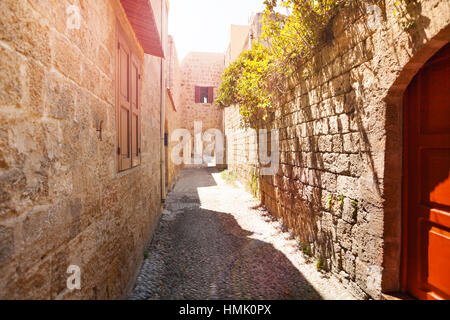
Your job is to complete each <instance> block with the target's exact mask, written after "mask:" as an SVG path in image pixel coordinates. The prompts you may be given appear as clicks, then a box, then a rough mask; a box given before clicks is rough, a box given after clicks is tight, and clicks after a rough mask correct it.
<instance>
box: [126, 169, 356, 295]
mask: <svg viewBox="0 0 450 320" xmlns="http://www.w3.org/2000/svg"><path fill="white" fill-rule="evenodd" d="M145 256H146V259H145V260H144V263H143V266H142V269H141V271H140V275H139V276H138V278H137V281H136V286H135V289H134V292H133V294H132V296H131V297H130V299H164V300H166V299H306V300H311V299H314V300H316V299H355V298H356V297H354V296H353V295H352V294H351V293H349V292H348V291H347V290H346V289H344V287H343V286H342V284H340V283H339V282H338V280H337V279H336V278H334V277H333V276H332V275H329V274H327V275H325V274H322V273H321V272H319V271H317V270H316V265H315V261H309V262H307V261H306V260H305V257H304V256H303V254H302V253H301V250H300V249H299V248H298V246H297V244H296V241H295V240H294V239H292V238H291V237H290V235H289V233H288V232H283V231H282V227H281V225H280V224H279V223H278V222H274V221H273V220H272V219H271V218H270V216H269V214H268V213H267V212H266V211H264V210H263V209H261V208H260V207H259V206H258V201H256V200H255V199H254V198H253V197H252V196H251V195H250V194H249V193H247V192H245V191H244V190H242V187H238V186H237V185H235V186H233V185H230V184H227V183H226V182H225V181H224V180H223V179H222V177H221V174H220V173H219V172H218V170H217V169H215V168H200V169H184V170H182V171H181V173H180V176H179V179H178V180H177V182H176V185H175V188H174V189H173V191H172V192H170V193H169V194H168V197H167V200H166V205H165V210H164V212H163V214H162V218H161V222H160V224H159V226H158V228H157V230H156V232H155V236H154V238H153V240H152V241H151V243H150V244H149V245H148V248H147V251H146V252H145Z"/></svg>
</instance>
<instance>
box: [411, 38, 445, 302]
mask: <svg viewBox="0 0 450 320" xmlns="http://www.w3.org/2000/svg"><path fill="white" fill-rule="evenodd" d="M404 101H405V103H404V108H405V113H404V114H405V117H404V119H405V153H404V154H405V160H404V161H405V162H404V166H405V180H404V192H405V193H404V197H405V201H404V232H405V234H404V240H405V242H404V246H403V249H404V254H403V258H404V260H403V262H404V265H403V266H404V269H403V270H404V277H403V279H404V289H405V290H406V291H407V292H408V293H409V294H411V295H412V296H414V297H416V298H419V299H450V44H447V46H445V47H444V48H443V49H441V50H440V51H439V52H438V53H437V54H436V55H435V56H434V57H433V58H432V59H431V60H429V61H428V62H427V63H426V65H425V66H424V67H423V68H422V70H421V71H420V72H419V73H418V74H417V76H416V77H415V78H414V80H413V81H412V82H411V84H410V85H409V87H408V90H407V91H406V93H405V97H404Z"/></svg>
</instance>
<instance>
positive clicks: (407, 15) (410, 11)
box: [394, 0, 420, 31]
mask: <svg viewBox="0 0 450 320" xmlns="http://www.w3.org/2000/svg"><path fill="white" fill-rule="evenodd" d="M419 6H420V4H419V3H418V2H417V0H398V1H397V2H395V4H394V17H395V18H396V19H397V21H398V23H399V24H400V26H401V27H402V28H403V30H405V31H409V30H411V29H412V28H414V26H415V25H416V18H415V14H414V13H415V12H416V11H417V9H418V8H419Z"/></svg>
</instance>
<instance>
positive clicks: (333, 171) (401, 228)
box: [224, 0, 450, 299]
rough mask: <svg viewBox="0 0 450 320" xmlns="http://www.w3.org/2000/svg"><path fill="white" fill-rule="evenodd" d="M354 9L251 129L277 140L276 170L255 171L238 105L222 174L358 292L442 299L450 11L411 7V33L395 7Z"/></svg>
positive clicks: (447, 252)
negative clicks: (252, 186) (255, 195)
mask: <svg viewBox="0 0 450 320" xmlns="http://www.w3.org/2000/svg"><path fill="white" fill-rule="evenodd" d="M359 3H360V5H359V6H356V7H355V6H354V7H346V8H343V9H342V10H341V11H340V13H339V14H338V15H337V16H336V17H335V18H334V19H333V20H332V22H331V28H330V30H332V40H331V41H329V42H328V43H326V44H324V45H323V46H321V47H319V48H317V49H316V50H315V52H314V55H313V57H312V58H311V59H310V60H309V61H308V62H309V64H310V65H311V69H310V71H311V75H310V76H305V77H298V78H297V79H292V86H291V87H290V90H289V93H288V94H287V95H285V96H284V97H283V98H281V99H280V100H279V101H277V103H276V105H274V108H273V110H274V111H273V112H272V113H271V114H270V117H269V120H268V121H262V120H259V121H258V124H257V125H258V127H259V128H267V129H269V130H270V129H276V130H278V132H279V146H280V149H279V158H280V168H279V170H278V173H277V174H276V175H275V176H270V175H269V176H262V175H259V174H258V172H259V170H260V169H261V167H262V166H261V165H260V164H258V163H252V157H249V154H251V153H252V152H253V154H255V153H256V151H257V150H259V149H260V147H261V146H260V145H258V139H256V138H255V137H256V133H255V132H252V131H251V130H248V131H244V130H241V129H239V127H238V124H239V117H240V115H239V109H238V106H234V107H229V108H226V109H225V110H224V123H225V132H226V134H227V136H229V137H230V136H233V137H234V139H228V141H227V147H228V149H230V150H232V151H233V153H234V155H235V157H234V158H232V159H231V158H230V161H229V162H228V166H229V169H230V170H233V171H235V172H237V174H238V175H239V176H240V177H241V179H243V180H247V181H248V180H250V181H249V183H253V181H252V179H256V182H257V183H258V185H259V196H260V198H261V200H262V202H263V203H264V204H265V206H266V207H267V208H268V209H269V210H270V212H271V213H272V214H273V215H274V216H276V217H278V218H280V219H281V220H282V221H283V223H284V225H285V226H286V227H287V228H289V229H291V230H292V231H293V232H294V233H295V235H296V236H297V237H298V239H299V244H300V245H301V246H302V248H303V249H304V252H306V253H312V254H314V255H315V256H316V258H317V259H318V260H319V262H320V264H319V265H320V266H321V267H324V268H327V269H329V270H330V271H332V272H333V273H334V274H335V275H336V276H337V277H339V278H340V279H341V281H342V282H343V283H344V284H346V286H347V287H348V288H350V289H352V290H353V291H354V292H355V293H357V294H360V295H361V296H366V297H367V296H369V297H372V298H383V297H387V295H386V294H387V293H392V292H403V293H407V294H409V295H411V296H414V297H417V298H421V299H427V298H432V299H433V298H438V299H439V298H440V299H449V298H450V282H449V277H448V275H449V273H448V266H449V264H450V243H449V240H448V239H449V236H448V230H449V226H450V225H449V222H448V214H449V212H450V211H449V206H450V202H449V196H448V195H449V194H450V177H449V172H450V137H449V134H450V122H449V121H450V94H449V93H450V82H449V81H450V48H449V40H450V25H449V24H450V3H449V2H448V1H439V0H427V1H417V2H414V3H413V4H412V5H411V6H410V7H409V10H410V12H408V13H407V15H406V16H407V17H409V19H412V20H413V21H414V25H413V27H408V26H407V24H405V23H403V22H404V21H401V19H400V17H399V15H398V14H395V12H396V10H395V3H396V1H393V0H389V1H386V2H385V7H383V8H380V7H373V6H372V7H370V8H367V6H366V5H365V4H363V5H362V7H361V3H362V2H359ZM377 8H378V9H377ZM376 14H379V16H374V15H376ZM378 21H379V24H377V22H378ZM307 65H308V64H307V63H305V66H304V67H303V68H306V66H307ZM301 71H302V70H300V71H299V73H300V74H301ZM418 119H420V122H419V121H418ZM419 129H420V130H419ZM419 150H421V151H420V152H419Z"/></svg>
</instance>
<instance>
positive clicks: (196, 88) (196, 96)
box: [195, 86, 200, 103]
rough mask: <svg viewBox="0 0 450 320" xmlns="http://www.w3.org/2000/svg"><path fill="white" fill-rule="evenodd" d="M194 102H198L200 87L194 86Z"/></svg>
mask: <svg viewBox="0 0 450 320" xmlns="http://www.w3.org/2000/svg"><path fill="white" fill-rule="evenodd" d="M195 103H200V87H198V86H195Z"/></svg>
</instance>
